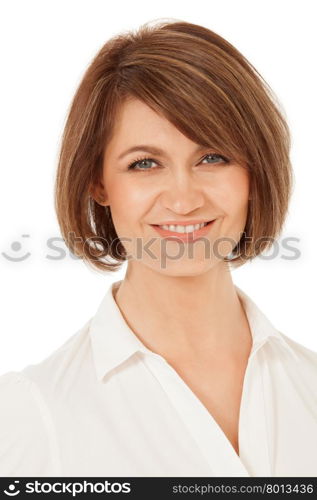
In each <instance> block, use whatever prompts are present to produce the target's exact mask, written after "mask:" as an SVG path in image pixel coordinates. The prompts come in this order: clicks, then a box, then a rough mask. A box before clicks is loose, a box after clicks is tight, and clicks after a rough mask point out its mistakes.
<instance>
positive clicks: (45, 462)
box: [0, 371, 58, 477]
mask: <svg viewBox="0 0 317 500" xmlns="http://www.w3.org/2000/svg"><path fill="white" fill-rule="evenodd" d="M0 401H1V412H0V450H1V453H0V476H1V477H6V476H19V475H21V476H23V475H25V476H27V475H32V474H33V472H34V471H35V470H36V471H38V472H39V475H43V476H45V475H46V474H51V473H52V472H53V473H55V472H56V473H58V467H57V462H56V455H55V449H54V438H55V437H54V436H53V435H52V428H51V423H50V420H49V414H48V412H47V409H46V408H45V405H44V404H43V400H42V398H41V395H40V393H39V391H38V389H37V387H36V385H35V384H34V383H33V382H32V381H31V380H29V379H28V378H27V377H25V376H24V375H23V374H22V373H20V372H13V371H11V372H7V373H5V374H3V375H1V376H0Z"/></svg>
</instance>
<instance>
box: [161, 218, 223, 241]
mask: <svg viewBox="0 0 317 500" xmlns="http://www.w3.org/2000/svg"><path fill="white" fill-rule="evenodd" d="M214 221H215V219H213V220H211V221H209V222H202V223H201V224H188V225H176V224H175V225H173V224H171V225H158V224H151V225H152V226H153V227H154V228H155V229H156V230H157V231H158V232H159V233H161V234H162V235H165V236H168V235H173V236H178V237H180V238H185V239H186V238H188V237H192V236H200V235H202V234H205V233H206V232H207V231H208V230H209V226H211V224H212V223H213V222H214Z"/></svg>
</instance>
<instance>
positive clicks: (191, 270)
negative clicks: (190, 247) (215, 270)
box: [150, 260, 218, 277]
mask: <svg viewBox="0 0 317 500" xmlns="http://www.w3.org/2000/svg"><path fill="white" fill-rule="evenodd" d="M217 263H218V262H216V261H210V260H208V261H206V260H205V261H197V260H196V261H195V260H190V261H186V262H181V261H170V260H169V261H167V262H166V263H164V264H162V265H161V266H155V268H154V267H153V266H150V267H151V268H152V269H153V271H155V272H158V273H160V274H164V275H165V276H175V277H180V276H184V277H190V276H199V275H200V274H204V273H206V272H208V271H210V269H211V268H212V267H215V266H216V265H217Z"/></svg>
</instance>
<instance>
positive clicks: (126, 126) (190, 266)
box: [95, 99, 249, 276]
mask: <svg viewBox="0 0 317 500" xmlns="http://www.w3.org/2000/svg"><path fill="white" fill-rule="evenodd" d="M188 119H190V117H188ZM131 148H135V151H133V152H127V151H128V150H130V149H131ZM151 148H152V149H154V148H156V149H157V151H156V152H155V153H154V151H150V149H151ZM215 153H217V154H215ZM219 155H221V151H214V150H213V149H212V145H211V147H210V148H206V147H199V145H198V144H196V143H195V142H193V141H191V140H190V139H188V138H187V137H186V136H184V135H183V134H182V133H181V132H180V131H179V130H178V129H177V128H175V127H174V125H172V124H171V123H170V122H169V121H168V120H167V119H166V118H164V117H163V116H162V115H160V114H158V113H156V112H154V111H153V110H152V109H151V108H149V107H148V106H147V105H146V104H144V103H143V102H142V101H140V100H137V99H131V100H128V101H125V102H124V104H123V105H122V107H121V109H120V112H119V115H118V117H117V121H116V126H115V130H114V134H113V137H112V139H111V141H110V143H109V144H108V146H107V148H106V150H105V155H104V164H103V175H102V179H101V183H100V185H99V196H100V195H101V196H103V197H104V203H102V204H103V205H110V209H111V214H112V219H113V223H114V226H115V229H116V232H117V234H118V237H119V238H120V240H121V242H122V244H123V245H124V247H125V249H126V251H127V254H128V260H129V265H133V266H134V265H146V266H149V267H150V268H151V269H153V270H155V271H158V272H161V273H165V274H170V275H175V276H181V275H184V276H185V275H187V276H189V275H195V274H200V273H202V272H206V271H208V270H209V269H210V268H211V267H214V266H215V265H217V264H218V263H219V262H220V261H222V259H223V257H224V256H226V255H228V254H229V253H230V252H231V251H232V249H233V248H234V247H235V245H236V244H237V243H238V241H239V239H240V237H241V233H242V232H243V230H244V228H245V223H246V218H247V210H248V197H249V174H248V172H247V170H246V169H245V168H243V166H241V165H238V164H237V163H234V162H231V161H230V162H229V163H226V162H225V160H224V159H223V157H221V156H219ZM143 158H148V159H146V160H144V161H142V159H143ZM135 161H138V163H136V164H135V168H134V169H129V164H131V163H132V162H135ZM95 198H96V196H95ZM172 221H176V222H178V224H179V225H182V224H183V223H184V222H186V225H187V226H188V225H191V222H192V223H193V224H194V223H195V224H196V223H199V222H206V221H213V222H212V223H211V224H210V225H209V226H207V227H206V228H205V229H203V230H201V231H200V232H198V233H197V230H196V232H195V230H194V233H193V232H192V229H193V228H188V230H190V231H191V232H190V233H188V234H184V233H181V234H179V233H176V234H175V233H174V232H170V231H169V229H172V230H173V229H177V228H168V229H167V230H166V228H165V230H159V229H158V228H157V227H156V225H158V224H160V225H163V224H164V223H165V224H171V223H172ZM195 229H196V228H195ZM177 234H179V237H178V236H177ZM169 236H170V237H169ZM197 238H198V239H197Z"/></svg>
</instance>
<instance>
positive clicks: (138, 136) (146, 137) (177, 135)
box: [107, 98, 195, 155]
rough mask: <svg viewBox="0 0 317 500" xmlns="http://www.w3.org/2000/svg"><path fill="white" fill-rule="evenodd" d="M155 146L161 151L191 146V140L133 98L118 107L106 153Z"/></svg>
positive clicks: (161, 115) (192, 143)
mask: <svg viewBox="0 0 317 500" xmlns="http://www.w3.org/2000/svg"><path fill="white" fill-rule="evenodd" d="M153 143H155V144H157V146H158V147H162V148H167V149H170V148H173V146H175V145H177V146H178V147H192V145H195V143H194V142H193V141H191V140H190V139H188V138H187V137H186V136H185V135H183V134H182V132H180V131H179V130H178V129H177V128H176V127H175V126H174V125H173V124H172V123H171V122H170V121H169V120H167V118H165V116H164V115H163V114H161V113H159V112H157V111H154V110H153V109H152V108H151V107H150V106H148V105H147V104H145V103H144V102H143V101H141V100H139V99H136V98H129V99H128V100H125V101H124V102H123V103H122V104H121V105H120V107H119V109H118V111H117V115H116V119H115V124H114V128H113V133H112V138H111V141H110V142H109V143H108V146H107V153H108V155H109V154H112V153H113V154H116V153H118V152H119V151H120V150H122V149H123V148H124V149H128V148H129V147H133V146H134V145H136V144H153Z"/></svg>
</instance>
